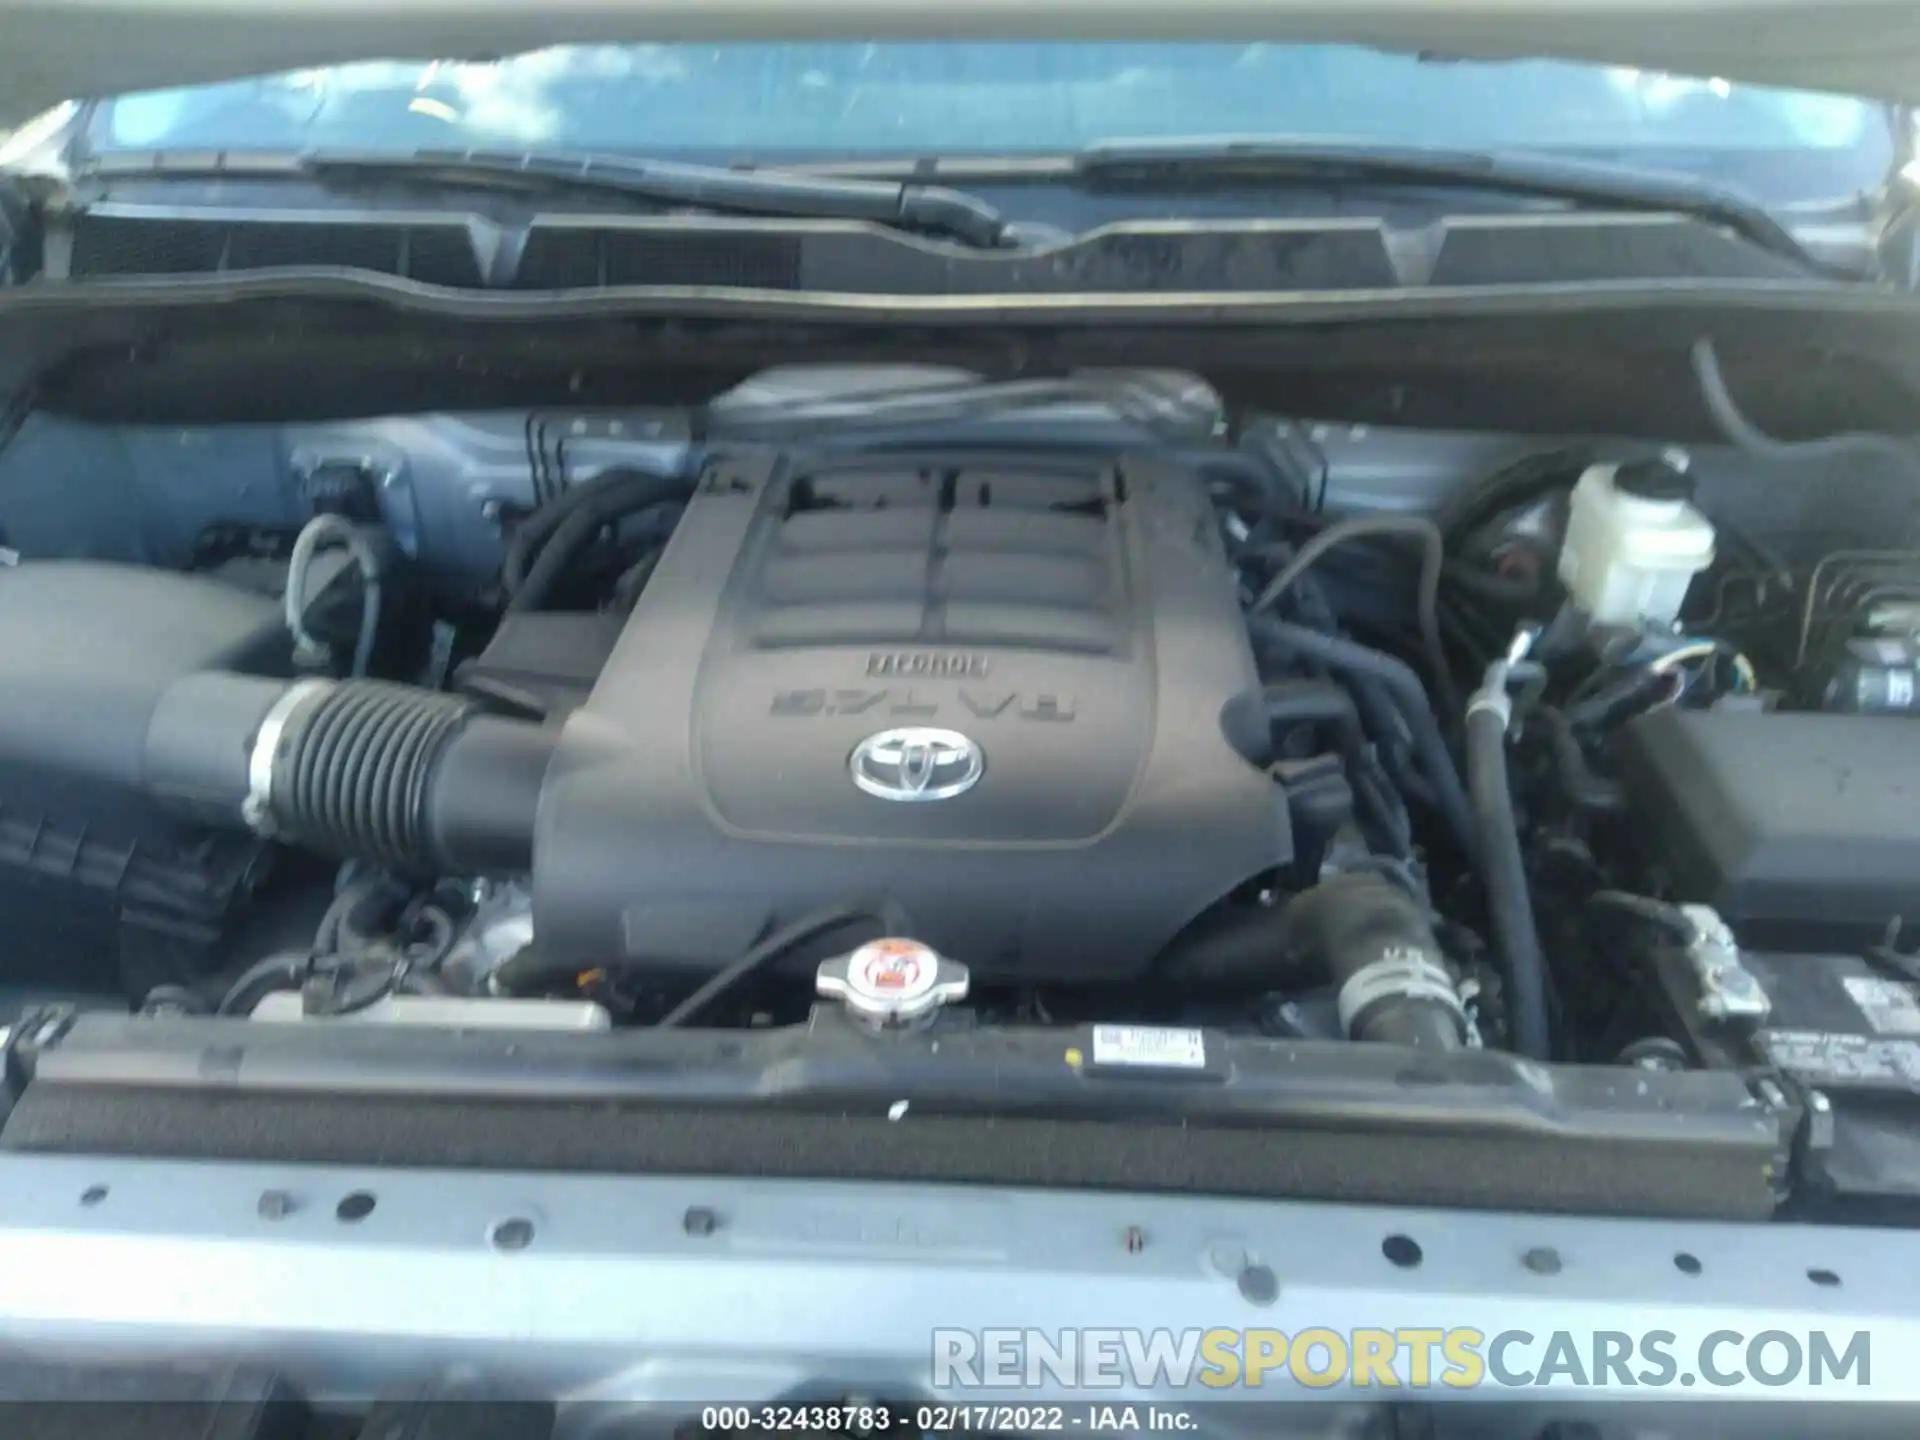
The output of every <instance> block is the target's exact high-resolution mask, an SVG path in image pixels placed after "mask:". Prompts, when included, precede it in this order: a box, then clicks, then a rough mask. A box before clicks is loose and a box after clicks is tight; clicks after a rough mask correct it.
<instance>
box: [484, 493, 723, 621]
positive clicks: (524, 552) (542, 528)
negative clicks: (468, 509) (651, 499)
mask: <svg viewBox="0 0 1920 1440" xmlns="http://www.w3.org/2000/svg"><path fill="white" fill-rule="evenodd" d="M678 478H679V477H678V476H672V475H651V474H649V473H648V472H647V471H645V470H635V469H631V468H629V467H626V466H621V467H620V468H618V469H614V470H603V471H601V472H600V473H599V474H598V475H596V476H594V477H593V478H592V479H591V480H582V481H581V482H580V483H579V484H577V485H571V486H569V487H568V488H566V489H565V490H562V491H561V492H560V493H559V494H558V495H556V496H555V497H554V498H553V499H551V500H549V501H548V502H547V503H546V504H544V505H542V506H541V507H540V508H539V509H537V510H535V511H534V512H533V513H532V514H530V515H528V516H527V517H526V518H525V519H523V520H522V521H521V522H520V523H519V524H518V525H517V526H515V527H514V531H513V534H512V535H511V536H509V537H508V539H507V551H506V556H505V558H504V559H503V560H502V561H501V564H500V580H501V584H502V586H503V588H505V590H506V592H507V594H508V595H512V594H514V593H515V592H516V591H517V590H519V588H520V587H521V585H522V584H523V583H524V582H525V581H526V578H527V570H528V568H529V567H531V566H532V564H533V561H534V557H535V555H537V554H538V553H539V551H540V548H541V547H542V546H543V545H545V544H546V543H547V541H548V540H549V539H551V538H552V536H553V532H554V531H556V530H558V529H559V528H560V526H561V525H562V524H564V523H565V522H566V519H567V517H568V516H569V515H571V514H573V512H574V511H576V510H578V509H579V508H580V507H581V506H582V505H587V504H591V503H592V502H593V501H594V500H595V499H596V498H597V497H598V496H601V495H604V494H606V493H607V492H608V491H610V490H615V489H618V488H620V487H622V486H625V485H628V484H630V483H631V482H633V481H635V480H648V479H658V480H669V479H678ZM689 488H690V487H689Z"/></svg>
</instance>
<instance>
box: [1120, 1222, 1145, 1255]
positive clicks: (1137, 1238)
mask: <svg viewBox="0 0 1920 1440" xmlns="http://www.w3.org/2000/svg"><path fill="white" fill-rule="evenodd" d="M1120 1243H1121V1244H1123V1245H1125V1246H1126V1247H1127V1254H1129V1255H1138V1254H1139V1253H1140V1252H1141V1251H1142V1250H1144V1249H1146V1248H1147V1232H1146V1231H1144V1230H1142V1229H1141V1228H1140V1227H1139V1226H1138V1225H1129V1226H1127V1233H1126V1235H1125V1236H1123V1237H1122V1239H1121V1242H1120Z"/></svg>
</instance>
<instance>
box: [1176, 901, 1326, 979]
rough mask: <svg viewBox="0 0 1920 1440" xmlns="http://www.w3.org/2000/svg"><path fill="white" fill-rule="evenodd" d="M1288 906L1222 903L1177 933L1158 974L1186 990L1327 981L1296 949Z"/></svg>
mask: <svg viewBox="0 0 1920 1440" xmlns="http://www.w3.org/2000/svg"><path fill="white" fill-rule="evenodd" d="M1291 936H1292V929H1291V927H1290V926H1289V924H1288V921H1287V908H1286V906H1284V905H1273V906H1254V905H1236V906H1220V907H1218V908H1216V909H1214V910H1212V911H1210V912H1209V913H1207V914H1205V915H1203V916H1201V917H1200V918H1199V919H1198V920H1196V921H1194V922H1193V923H1192V924H1191V925H1189V926H1188V927H1187V928H1186V929H1184V930H1182V931H1181V932H1180V933H1179V934H1178V935H1176V936H1175V937H1174V938H1173V940H1172V941H1171V942H1169V944H1168V945H1167V948H1166V949H1164V950H1162V951H1161V952H1160V955H1159V957H1158V958H1157V959H1156V960H1155V961H1154V973H1155V976H1156V978H1158V979H1161V980H1165V981H1170V982H1172V983H1173V984H1175V985H1177V986H1178V987H1179V988H1180V989H1181V990H1183V991H1227V992H1232V993H1236V994H1246V993H1247V992H1249V991H1268V990H1272V991H1283V992H1288V991H1298V990H1301V989H1303V988H1305V987H1306V986H1308V985H1312V984H1314V983H1315V982H1316V981H1320V980H1324V979H1325V978H1326V977H1325V976H1323V975H1315V974H1314V973H1313V972H1312V970H1311V969H1310V968H1308V967H1307V966H1306V965H1305V964H1303V963H1302V962H1301V959H1300V957H1299V956H1297V955H1296V954H1294V952H1293V946H1292V942H1291Z"/></svg>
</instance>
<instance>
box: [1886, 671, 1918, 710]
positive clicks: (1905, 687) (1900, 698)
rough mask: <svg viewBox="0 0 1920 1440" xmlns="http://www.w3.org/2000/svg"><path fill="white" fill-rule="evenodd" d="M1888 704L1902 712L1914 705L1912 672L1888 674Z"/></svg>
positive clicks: (1892, 672)
mask: <svg viewBox="0 0 1920 1440" xmlns="http://www.w3.org/2000/svg"><path fill="white" fill-rule="evenodd" d="M1887 704H1889V705H1892V706H1895V707H1896V708H1898V709H1901V710H1904V709H1906V708H1907V706H1909V705H1911V704H1913V672H1912V671H1911V670H1889V671H1888V672H1887Z"/></svg>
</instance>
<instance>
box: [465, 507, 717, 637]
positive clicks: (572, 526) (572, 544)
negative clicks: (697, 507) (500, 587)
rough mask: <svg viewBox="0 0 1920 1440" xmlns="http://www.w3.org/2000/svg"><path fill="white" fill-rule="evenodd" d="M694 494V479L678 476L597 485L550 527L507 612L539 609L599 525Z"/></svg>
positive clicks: (608, 523) (508, 602)
mask: <svg viewBox="0 0 1920 1440" xmlns="http://www.w3.org/2000/svg"><path fill="white" fill-rule="evenodd" d="M692 494H693V482H692V481H690V480H685V479H682V478H681V477H679V476H677V475H629V476H627V477H625V478H623V479H621V480H620V481H618V482H617V483H614V484H609V485H607V486H606V487H605V488H596V489H595V491H594V492H593V493H592V494H591V495H590V496H588V497H587V498H586V499H584V500H582V501H580V502H579V503H578V504H576V505H574V506H573V507H572V508H571V509H570V510H569V511H568V512H567V514H566V516H565V517H564V518H563V519H562V520H561V521H560V523H559V524H558V525H557V526H555V527H554V529H553V532H552V535H551V537H550V538H549V539H548V540H547V542H546V545H545V546H544V548H542V549H541V551H540V556H539V558H538V559H537V560H535V561H534V562H533V565H532V567H531V568H530V569H529V570H528V571H527V574H526V579H525V580H523V581H522V582H521V583H520V585H519V587H518V588H517V589H515V590H514V591H513V595H512V598H511V599H509V600H508V601H507V613H509V614H514V613H517V612H519V611H525V610H538V609H539V608H540V607H541V606H542V605H544V604H546V602H547V597H548V596H549V595H551V594H552V593H553V588H554V586H555V585H556V584H558V583H559V581H560V580H561V578H562V577H563V576H564V575H565V574H566V573H567V570H568V569H569V568H570V567H571V566H572V565H573V564H574V563H575V562H576V561H577V560H578V559H579V558H580V552H581V551H583V550H585V549H586V547H587V546H588V545H589V544H591V543H592V541H593V537H594V536H595V535H596V534H598V533H599V531H600V529H601V527H603V526H606V525H610V524H612V523H613V522H614V521H616V520H619V519H622V518H623V517H625V516H628V515H634V514H637V513H639V512H640V511H642V510H650V509H652V508H653V507H654V506H656V505H664V504H667V503H669V502H673V501H680V500H685V499H687V498H688V497H689V496H691V495H692ZM515 538H516V539H517V538H518V537H517V536H516V537H515ZM502 573H503V574H504V571H503V572H502Z"/></svg>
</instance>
